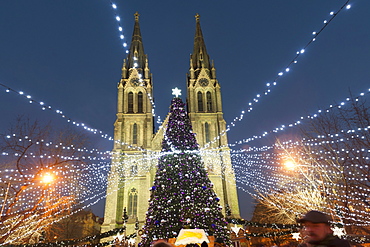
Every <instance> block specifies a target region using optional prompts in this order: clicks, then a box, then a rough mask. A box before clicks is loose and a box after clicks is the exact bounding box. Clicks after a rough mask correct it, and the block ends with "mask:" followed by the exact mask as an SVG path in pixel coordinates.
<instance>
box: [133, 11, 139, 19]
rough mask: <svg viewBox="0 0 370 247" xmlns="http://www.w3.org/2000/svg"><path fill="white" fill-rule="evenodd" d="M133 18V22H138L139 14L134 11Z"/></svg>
mask: <svg viewBox="0 0 370 247" xmlns="http://www.w3.org/2000/svg"><path fill="white" fill-rule="evenodd" d="M134 16H135V21H138V20H139V16H140V15H139V13H138V12H137V11H136V13H135V14H134Z"/></svg>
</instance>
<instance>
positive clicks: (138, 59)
mask: <svg viewBox="0 0 370 247" xmlns="http://www.w3.org/2000/svg"><path fill="white" fill-rule="evenodd" d="M139 16H140V15H139V13H138V12H136V13H135V25H134V32H133V34H132V40H131V45H130V53H129V54H128V56H127V60H126V61H127V63H126V68H127V70H129V69H130V68H137V69H138V70H139V72H141V73H142V72H143V71H144V69H145V65H146V56H145V53H144V46H143V41H142V38H141V32H140V25H139Z"/></svg>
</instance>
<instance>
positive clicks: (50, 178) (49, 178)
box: [41, 172, 54, 184]
mask: <svg viewBox="0 0 370 247" xmlns="http://www.w3.org/2000/svg"><path fill="white" fill-rule="evenodd" d="M53 180H54V175H53V174H51V173H49V172H47V173H45V174H44V175H43V176H42V177H41V181H42V182H43V183H45V184H50V183H51V182H53Z"/></svg>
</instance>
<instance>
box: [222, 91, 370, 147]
mask: <svg viewBox="0 0 370 247" xmlns="http://www.w3.org/2000/svg"><path fill="white" fill-rule="evenodd" d="M368 95H370V88H369V89H367V91H365V92H362V93H360V94H359V96H357V97H354V98H353V100H355V101H359V99H360V98H361V97H366V96H368ZM351 99H352V98H350V97H347V98H346V99H345V101H350V100H351ZM345 101H342V102H340V103H338V104H331V105H329V107H327V108H325V109H323V110H322V109H319V110H317V113H312V114H311V115H308V116H305V117H303V116H302V117H300V119H299V120H296V121H294V122H293V123H289V124H283V125H281V126H280V127H276V128H275V129H273V130H270V131H264V132H263V134H261V135H254V136H252V137H249V138H246V139H242V140H239V141H235V142H234V143H233V144H228V145H229V146H235V145H240V144H245V143H248V142H251V141H254V140H257V139H261V138H263V137H266V136H267V135H268V134H271V133H278V132H280V131H284V130H286V129H287V128H292V127H295V126H297V125H301V124H302V123H303V122H304V120H305V119H311V120H312V119H315V118H317V117H319V115H321V114H325V113H328V112H330V111H332V110H334V109H341V108H343V106H344V105H345ZM348 131H349V130H348ZM351 131H352V130H351Z"/></svg>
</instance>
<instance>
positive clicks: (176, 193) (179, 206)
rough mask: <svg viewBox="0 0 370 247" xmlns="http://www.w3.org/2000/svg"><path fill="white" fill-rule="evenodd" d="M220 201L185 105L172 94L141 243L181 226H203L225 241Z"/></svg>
mask: <svg viewBox="0 0 370 247" xmlns="http://www.w3.org/2000/svg"><path fill="white" fill-rule="evenodd" d="M219 200H220V199H219V198H218V197H217V195H216V193H215V192H214V191H213V189H212V183H211V181H210V180H209V178H208V176H207V173H206V171H205V168H204V164H203V162H202V159H201V157H200V154H199V145H198V143H197V141H196V139H195V135H194V133H193V132H192V127H191V123H190V119H189V117H188V114H187V112H186V110H185V104H184V103H183V102H182V100H181V99H180V98H178V97H175V98H174V99H173V100H172V102H171V108H170V115H169V119H168V123H167V128H166V132H165V136H164V139H163V142H162V156H161V158H160V159H159V161H158V167H157V173H156V176H155V180H154V185H153V187H152V188H151V197H150V201H149V209H148V212H147V215H146V223H145V225H144V234H143V235H142V241H141V245H142V246H149V245H150V244H151V242H153V241H155V240H157V239H169V238H175V237H177V234H178V233H179V231H180V230H181V229H182V228H187V229H204V230H205V231H206V232H207V234H208V235H210V236H211V235H213V236H215V238H222V239H224V240H225V241H228V230H227V228H226V226H227V222H226V221H225V219H224V217H223V215H222V212H221V211H222V207H221V206H220V204H219Z"/></svg>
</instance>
